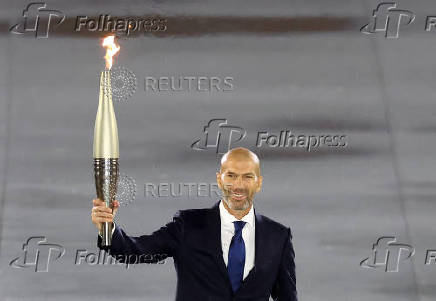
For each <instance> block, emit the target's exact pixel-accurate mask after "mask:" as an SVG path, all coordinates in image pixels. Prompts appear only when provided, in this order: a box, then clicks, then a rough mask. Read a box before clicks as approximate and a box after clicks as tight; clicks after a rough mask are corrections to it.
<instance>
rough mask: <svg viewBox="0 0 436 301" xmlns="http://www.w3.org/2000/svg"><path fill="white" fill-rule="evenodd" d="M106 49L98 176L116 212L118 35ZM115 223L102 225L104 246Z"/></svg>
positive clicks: (96, 155) (99, 111)
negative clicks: (115, 71) (114, 80)
mask: <svg viewBox="0 0 436 301" xmlns="http://www.w3.org/2000/svg"><path fill="white" fill-rule="evenodd" d="M102 46H103V47H105V48H106V55H105V57H104V58H105V60H106V68H105V70H104V71H102V72H101V76H100V95H99V100H98V109H97V116H96V118H95V127H94V176H95V188H96V190H97V197H98V198H99V199H101V200H103V201H104V202H105V204H106V207H110V208H112V209H113V203H112V202H113V201H114V200H115V195H116V193H117V182H118V158H119V145H118V128H117V120H116V118H115V112H114V106H113V103H112V88H111V71H110V69H111V67H112V58H113V56H114V55H115V54H116V53H117V52H118V51H119V50H120V47H119V46H117V45H116V44H115V41H114V36H108V37H106V38H105V39H104V40H103V44H102ZM112 228H113V224H112V223H107V222H105V223H102V228H101V231H100V235H101V236H102V246H110V245H111V240H112Z"/></svg>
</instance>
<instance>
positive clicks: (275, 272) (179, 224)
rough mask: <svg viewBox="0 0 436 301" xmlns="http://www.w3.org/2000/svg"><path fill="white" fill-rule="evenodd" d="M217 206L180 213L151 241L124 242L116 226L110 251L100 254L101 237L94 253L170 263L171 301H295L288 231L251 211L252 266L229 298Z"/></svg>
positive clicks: (146, 238)
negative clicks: (173, 291) (173, 287)
mask: <svg viewBox="0 0 436 301" xmlns="http://www.w3.org/2000/svg"><path fill="white" fill-rule="evenodd" d="M218 205H219V202H217V203H216V204H215V205H214V206H213V207H212V208H205V209H189V210H180V211H178V212H177V213H176V215H175V216H174V217H173V221H171V222H169V223H167V224H166V225H165V226H163V227H161V228H160V229H159V230H157V231H155V232H153V233H152V234H150V235H142V236H139V237H132V236H128V235H127V234H126V233H125V232H124V231H123V230H122V229H121V228H120V227H119V226H116V227H115V231H114V233H113V236H112V245H111V247H110V248H103V247H102V246H101V238H100V236H99V237H98V243H97V244H98V247H99V248H100V249H105V250H107V251H109V254H111V255H112V256H113V257H115V258H117V259H120V260H119V261H121V262H126V261H129V262H130V263H144V262H158V261H160V260H162V259H165V258H166V257H173V259H174V266H175V269H176V271H177V293H176V301H227V300H229V301H230V300H240V301H242V300H247V301H248V300H250V301H268V300H269V297H270V296H272V298H273V299H274V300H276V301H297V290H296V280H295V263H294V257H295V254H294V249H293V247H292V242H291V239H292V234H291V230H290V228H287V227H285V226H283V225H282V224H280V223H278V222H275V221H273V220H271V219H269V218H267V217H265V216H263V215H260V214H256V211H255V216H256V219H255V223H256V227H255V266H254V268H253V269H252V270H251V271H250V273H249V274H248V276H247V277H246V278H245V279H244V281H243V283H242V284H241V286H240V288H239V289H238V291H236V293H233V292H232V288H231V284H230V280H229V277H228V274H227V268H226V265H225V263H224V259H223V254H222V247H221V220H220V213H219V207H218ZM141 254H143V255H144V256H138V255H141ZM118 255H121V256H118ZM125 255H136V256H131V257H128V256H125ZM123 258H124V259H123Z"/></svg>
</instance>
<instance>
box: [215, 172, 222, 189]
mask: <svg viewBox="0 0 436 301" xmlns="http://www.w3.org/2000/svg"><path fill="white" fill-rule="evenodd" d="M216 182H217V184H218V187H219V188H220V189H223V183H222V181H221V174H220V173H219V172H217V173H216Z"/></svg>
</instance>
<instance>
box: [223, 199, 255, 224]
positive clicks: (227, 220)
mask: <svg viewBox="0 0 436 301" xmlns="http://www.w3.org/2000/svg"><path fill="white" fill-rule="evenodd" d="M219 208H220V217H221V222H222V223H223V224H233V222H234V221H239V220H238V219H237V218H236V217H234V216H233V215H231V214H230V212H229V211H227V209H226V208H225V207H224V204H223V201H222V200H221V201H220V205H219ZM253 208H254V206H253V205H251V208H250V211H248V213H247V214H246V215H245V216H244V217H243V218H242V219H241V221H244V222H246V223H248V224H249V225H250V226H251V227H254V209H253Z"/></svg>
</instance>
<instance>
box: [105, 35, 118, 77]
mask: <svg viewBox="0 0 436 301" xmlns="http://www.w3.org/2000/svg"><path fill="white" fill-rule="evenodd" d="M101 45H102V46H103V47H105V48H106V55H105V56H104V59H105V60H106V69H108V70H110V69H111V68H112V61H113V56H114V55H115V54H116V53H117V52H118V51H120V46H118V45H117V44H115V36H107V37H106V38H104V40H103V43H102V44H101Z"/></svg>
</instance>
